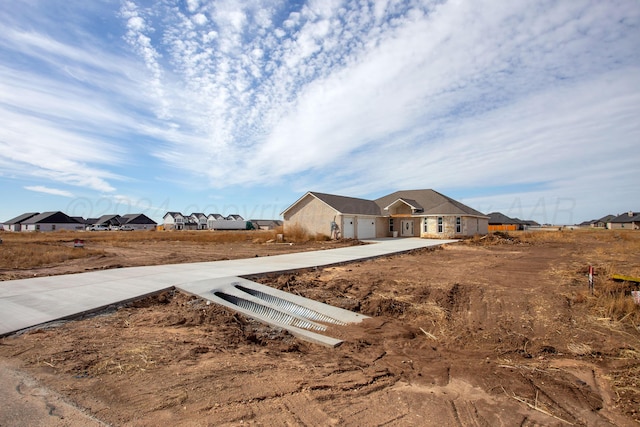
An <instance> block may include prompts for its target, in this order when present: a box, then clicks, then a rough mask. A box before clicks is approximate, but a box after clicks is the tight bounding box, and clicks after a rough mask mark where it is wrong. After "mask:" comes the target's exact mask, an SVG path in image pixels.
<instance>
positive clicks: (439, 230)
mask: <svg viewBox="0 0 640 427" xmlns="http://www.w3.org/2000/svg"><path fill="white" fill-rule="evenodd" d="M443 228H444V225H443V221H442V217H441V216H439V217H438V233H442V232H443V231H444V230H443Z"/></svg>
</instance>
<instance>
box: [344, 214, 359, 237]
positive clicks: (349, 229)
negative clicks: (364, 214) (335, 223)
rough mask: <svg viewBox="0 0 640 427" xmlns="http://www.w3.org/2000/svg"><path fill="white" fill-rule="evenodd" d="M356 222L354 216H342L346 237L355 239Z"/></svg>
mask: <svg viewBox="0 0 640 427" xmlns="http://www.w3.org/2000/svg"><path fill="white" fill-rule="evenodd" d="M354 222H355V219H354V217H352V216H345V217H343V218H342V237H343V238H344V239H353V238H355V237H356V235H355V227H354V226H353V223H354Z"/></svg>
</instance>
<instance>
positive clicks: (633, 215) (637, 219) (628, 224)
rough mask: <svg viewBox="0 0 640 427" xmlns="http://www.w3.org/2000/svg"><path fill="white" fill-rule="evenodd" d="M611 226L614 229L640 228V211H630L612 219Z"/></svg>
mask: <svg viewBox="0 0 640 427" xmlns="http://www.w3.org/2000/svg"><path fill="white" fill-rule="evenodd" d="M609 228H611V229H612V230H640V212H632V211H629V212H627V213H623V214H622V215H618V216H617V217H615V218H613V219H611V221H610V222H609Z"/></svg>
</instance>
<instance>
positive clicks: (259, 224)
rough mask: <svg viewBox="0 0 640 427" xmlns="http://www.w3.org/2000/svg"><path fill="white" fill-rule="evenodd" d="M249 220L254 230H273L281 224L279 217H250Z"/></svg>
mask: <svg viewBox="0 0 640 427" xmlns="http://www.w3.org/2000/svg"><path fill="white" fill-rule="evenodd" d="M249 222H250V223H251V224H253V228H255V229H256V230H275V229H276V228H278V227H281V226H282V221H280V220H279V219H251V220H249Z"/></svg>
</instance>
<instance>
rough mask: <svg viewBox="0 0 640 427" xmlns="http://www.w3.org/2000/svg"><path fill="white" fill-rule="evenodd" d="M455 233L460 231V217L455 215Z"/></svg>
mask: <svg viewBox="0 0 640 427" xmlns="http://www.w3.org/2000/svg"><path fill="white" fill-rule="evenodd" d="M456 233H462V218H460V217H456Z"/></svg>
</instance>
